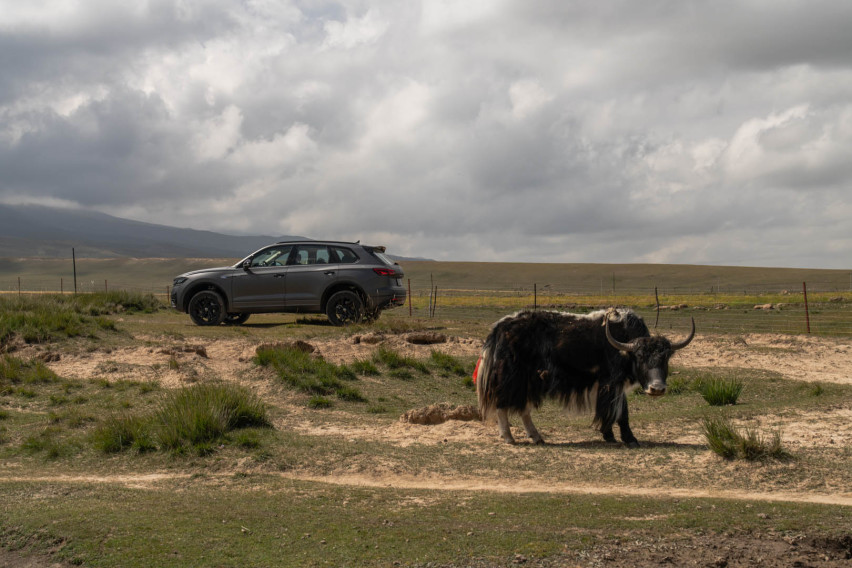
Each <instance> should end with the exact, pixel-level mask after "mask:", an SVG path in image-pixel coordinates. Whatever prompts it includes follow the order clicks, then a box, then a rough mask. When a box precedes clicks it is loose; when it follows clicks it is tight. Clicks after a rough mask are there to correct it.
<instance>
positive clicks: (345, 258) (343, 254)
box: [334, 247, 358, 264]
mask: <svg viewBox="0 0 852 568" xmlns="http://www.w3.org/2000/svg"><path fill="white" fill-rule="evenodd" d="M334 252H336V253H337V258H339V259H340V263H341V264H353V263H356V262H358V255H357V254H355V253H354V252H352V251H351V250H349V249H348V248H343V247H334Z"/></svg>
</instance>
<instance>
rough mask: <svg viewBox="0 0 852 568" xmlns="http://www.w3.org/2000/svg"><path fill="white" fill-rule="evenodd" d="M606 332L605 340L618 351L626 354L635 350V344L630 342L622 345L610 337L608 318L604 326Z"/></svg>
mask: <svg viewBox="0 0 852 568" xmlns="http://www.w3.org/2000/svg"><path fill="white" fill-rule="evenodd" d="M604 326H605V328H606V329H605V331H606V339H607V341H609V344H610V345H612V346H613V347H615V348H616V349H618V350H619V351H627V352H628V353H630V352H633V351H635V350H636V342H635V341H631V342H630V343H622V342H620V341H619V340H617V339H616V338H614V337H613V336H612V334H611V333H610V332H609V318H607V320H606V323H605V324H604Z"/></svg>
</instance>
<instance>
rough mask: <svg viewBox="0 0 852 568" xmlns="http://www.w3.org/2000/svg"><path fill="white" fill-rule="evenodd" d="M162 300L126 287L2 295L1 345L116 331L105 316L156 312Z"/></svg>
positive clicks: (160, 306) (0, 317)
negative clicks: (93, 291) (89, 291)
mask: <svg viewBox="0 0 852 568" xmlns="http://www.w3.org/2000/svg"><path fill="white" fill-rule="evenodd" d="M162 307H163V306H162V303H161V302H160V301H159V300H158V299H156V298H155V297H154V296H152V295H150V294H137V293H132V292H125V291H115V292H109V293H96V294H80V295H59V294H55V295H42V296H30V295H26V296H11V297H9V296H0V346H2V345H4V344H6V343H8V342H10V341H11V340H12V339H13V338H15V337H20V338H21V339H22V340H23V341H24V342H26V343H45V342H47V341H54V340H57V339H67V338H73V337H79V336H85V335H93V334H95V333H96V332H97V331H107V332H114V331H115V323H114V322H113V321H112V320H110V319H108V318H106V317H104V316H107V315H113V314H117V313H153V312H155V311H157V310H159V309H161V308H162Z"/></svg>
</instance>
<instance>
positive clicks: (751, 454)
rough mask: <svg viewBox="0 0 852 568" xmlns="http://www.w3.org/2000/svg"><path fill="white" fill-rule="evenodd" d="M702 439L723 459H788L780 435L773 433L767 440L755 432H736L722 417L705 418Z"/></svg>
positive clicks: (747, 430) (787, 453) (746, 430)
mask: <svg viewBox="0 0 852 568" xmlns="http://www.w3.org/2000/svg"><path fill="white" fill-rule="evenodd" d="M702 427H703V431H704V438H705V439H706V440H707V444H708V445H709V446H710V449H711V450H712V451H713V452H714V453H716V454H718V455H720V456H722V457H723V458H725V459H735V458H742V459H745V460H749V461H755V460H764V459H768V458H774V459H781V460H783V459H789V458H790V453H789V452H788V451H787V450H785V449H784V447H783V445H782V443H781V433H780V432H778V431H773V432H772V435H771V438H770V439H769V440H767V439H766V438H764V436H763V435H761V434H760V433H759V432H758V431H757V430H755V429H752V428H746V429H745V430H743V431H739V430H737V429H736V428H735V427H734V426H733V425H732V424H731V422H730V421H729V420H727V419H725V418H722V417H713V418H711V417H705V418H704V420H703V423H702Z"/></svg>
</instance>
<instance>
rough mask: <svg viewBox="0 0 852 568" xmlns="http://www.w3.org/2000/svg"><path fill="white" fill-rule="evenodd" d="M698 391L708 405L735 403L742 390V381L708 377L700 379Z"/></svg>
mask: <svg viewBox="0 0 852 568" xmlns="http://www.w3.org/2000/svg"><path fill="white" fill-rule="evenodd" d="M698 391H699V392H700V393H701V396H702V397H704V400H706V401H707V403H708V404H709V405H710V406H727V405H733V404H736V403H737V400H739V398H740V394H741V393H742V391H743V382H742V381H741V380H739V379H736V378H734V379H710V380H708V381H702V382H701V383H700V385H699V386H698Z"/></svg>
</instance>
